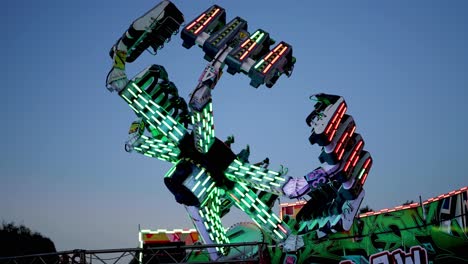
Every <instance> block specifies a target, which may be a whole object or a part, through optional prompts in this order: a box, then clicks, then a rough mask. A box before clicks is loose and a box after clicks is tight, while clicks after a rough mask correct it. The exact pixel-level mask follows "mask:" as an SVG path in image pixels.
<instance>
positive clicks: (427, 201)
mask: <svg viewBox="0 0 468 264" xmlns="http://www.w3.org/2000/svg"><path fill="white" fill-rule="evenodd" d="M466 191H468V187H463V188H461V189H459V190H455V191H451V192H449V193H447V194H442V195H439V196H437V197H433V198H430V199H428V200H426V201H424V202H423V204H424V205H426V204H429V203H432V202H436V201H439V200H441V199H445V198H448V197H450V196H453V195H457V194H460V193H462V192H466ZM420 206H421V205H420V204H419V203H412V204H409V205H400V206H397V207H394V208H392V209H382V210H379V211H377V212H368V213H365V214H361V215H359V217H366V216H372V215H378V214H382V213H388V212H393V211H396V210H404V209H409V208H416V207H420Z"/></svg>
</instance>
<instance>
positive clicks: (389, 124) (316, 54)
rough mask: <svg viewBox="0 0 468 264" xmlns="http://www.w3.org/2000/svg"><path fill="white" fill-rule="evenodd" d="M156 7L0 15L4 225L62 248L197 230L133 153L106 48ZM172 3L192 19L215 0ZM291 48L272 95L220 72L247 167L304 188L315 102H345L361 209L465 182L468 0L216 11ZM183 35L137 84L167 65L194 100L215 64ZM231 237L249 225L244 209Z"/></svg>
mask: <svg viewBox="0 0 468 264" xmlns="http://www.w3.org/2000/svg"><path fill="white" fill-rule="evenodd" d="M156 3H157V1H147V0H145V1H121V0H119V1H116V0H113V1H89V0H88V1H61V0H47V1H31V0H30V1H26V0H17V1H7V2H5V3H4V4H3V8H2V9H1V11H0V13H1V15H0V21H1V22H2V23H1V24H2V25H3V27H2V30H3V32H2V40H1V42H0V47H1V51H2V55H1V59H2V61H3V63H1V64H0V67H1V70H0V73H1V76H2V78H1V79H2V90H1V91H2V95H3V101H2V104H1V105H0V109H1V115H2V129H1V130H0V133H1V134H0V135H1V139H2V144H1V145H2V148H1V149H2V152H1V154H0V177H1V181H0V219H3V220H5V221H15V222H17V223H20V224H24V225H26V226H29V227H31V228H32V229H34V230H36V231H39V232H41V233H43V234H44V235H46V236H49V237H50V238H51V239H52V240H53V241H54V242H55V244H56V246H57V248H58V249H59V250H65V249H73V248H86V249H96V248H115V247H133V246H136V245H137V226H138V224H141V226H142V227H145V228H151V229H156V228H189V227H191V225H190V221H189V220H188V218H187V215H186V213H185V210H184V209H183V207H182V206H180V205H179V204H177V203H176V202H175V200H174V199H173V197H172V195H171V194H170V192H169V191H168V190H167V189H166V188H165V186H164V184H163V180H162V178H163V175H164V174H165V172H166V171H167V170H168V169H169V164H167V163H164V162H162V161H159V160H152V159H150V158H147V157H144V156H140V155H138V154H128V153H126V152H125V151H124V148H123V143H124V141H125V140H126V137H127V131H128V127H129V124H130V123H131V122H132V121H133V120H134V114H133V113H132V111H131V109H130V108H129V107H128V106H126V104H125V103H124V101H123V100H122V99H120V98H118V96H117V95H116V94H115V93H114V94H111V93H109V92H108V91H107V90H106V88H105V86H104V82H105V77H106V74H107V72H108V70H109V68H110V66H111V59H110V58H109V56H108V51H109V48H110V47H111V46H112V45H113V44H114V43H115V41H116V40H117V38H119V37H120V36H121V34H122V33H123V32H124V31H125V30H126V29H127V28H128V26H129V25H130V23H131V22H132V21H133V20H134V19H136V18H137V17H139V16H140V15H142V14H143V13H145V12H146V11H147V10H148V9H150V8H151V7H152V6H154V5H155V4H156ZM174 3H175V4H176V5H177V6H178V7H179V9H180V10H181V11H182V12H183V13H184V14H185V18H186V21H187V22H189V21H190V20H192V19H193V18H195V17H196V16H197V15H198V14H199V13H200V12H202V11H203V10H205V9H206V8H208V7H209V6H210V5H212V4H213V3H215V1H183V0H177V1H174ZM216 3H217V4H218V5H220V6H223V7H224V8H226V10H227V15H228V19H231V18H233V17H235V16H241V17H243V18H244V19H246V20H247V21H248V22H249V29H251V30H255V29H257V28H262V29H264V30H266V31H268V32H270V34H271V36H272V37H273V38H274V39H276V40H278V41H280V40H284V41H286V42H288V43H290V44H291V45H293V49H294V55H295V56H296V57H297V63H296V68H295V72H294V74H293V76H292V77H291V78H289V79H288V78H286V77H282V78H280V80H279V81H278V83H277V85H275V87H273V88H272V89H268V88H266V87H265V86H262V87H260V88H259V89H255V88H253V87H250V86H249V80H248V78H247V77H246V76H240V75H236V76H231V75H229V74H225V75H224V76H223V77H222V79H221V80H220V82H219V84H218V86H217V87H216V89H215V90H214V93H213V97H214V111H215V116H214V120H215V125H216V134H217V136H218V137H220V138H221V139H224V138H225V137H227V136H228V135H230V134H234V135H235V136H236V144H235V145H233V148H234V149H235V150H236V151H239V150H240V149H241V148H243V147H244V146H245V145H246V144H250V146H251V153H252V154H251V159H250V160H251V161H257V160H258V161H259V160H262V159H263V158H265V157H266V156H268V157H270V160H271V168H272V169H275V168H278V167H279V165H280V164H284V165H285V166H287V167H289V172H290V175H292V176H298V177H299V176H303V175H304V174H306V173H307V172H309V171H311V170H313V169H315V168H316V167H317V166H318V165H319V161H318V159H317V157H318V155H319V149H318V147H317V146H311V145H310V144H309V143H308V140H307V139H308V136H309V133H310V128H309V127H308V126H307V125H306V123H305V121H304V119H305V117H306V116H307V115H308V114H309V113H310V111H311V110H312V107H313V104H312V103H311V102H310V101H309V100H308V97H309V95H311V94H314V93H319V92H325V93H332V94H340V95H342V96H344V97H345V99H346V101H347V102H348V105H349V113H350V114H351V115H353V116H354V118H355V120H356V123H357V126H358V130H357V131H358V132H359V133H361V134H362V135H363V138H364V140H365V142H366V145H365V149H367V150H368V151H370V152H371V153H372V156H373V157H374V166H373V168H372V172H371V174H370V175H369V178H368V180H367V183H366V185H365V190H366V193H367V194H366V197H365V199H364V202H363V203H364V204H368V205H370V207H372V208H374V209H381V208H385V207H393V206H396V205H399V204H401V203H403V202H405V201H406V200H415V201H417V200H418V199H419V198H418V197H419V195H421V196H422V198H423V199H427V198H429V197H431V196H435V195H438V194H441V193H445V192H448V191H451V190H452V189H458V188H461V187H463V186H466V185H467V184H468V180H467V179H468V178H467V173H466V164H467V163H468V152H467V151H466V149H467V147H468V139H467V137H466V135H468V126H467V120H468V119H467V117H466V114H465V112H466V110H465V109H466V105H467V102H466V101H467V99H468V89H467V88H468V87H467V86H468V74H467V73H468V51H467V47H468V34H467V32H468V17H467V16H466V14H467V11H468V8H467V7H468V3H467V2H466V1H426V0H424V1H422V0H421V1H403V0H402V1H320V2H319V1H271V0H262V1H232V0H230V1H228V0H225V1H216ZM202 58H203V55H202V52H201V50H200V49H198V48H196V47H194V48H192V49H191V50H186V49H185V48H183V47H182V46H181V40H180V37H179V36H175V37H173V40H172V41H171V42H170V43H169V44H167V45H166V47H165V48H164V49H163V50H161V51H160V53H159V54H158V55H157V56H156V57H153V56H151V55H150V54H149V53H145V54H143V56H142V57H141V58H140V60H138V61H137V62H135V63H133V64H130V65H128V71H129V73H130V74H129V75H130V76H133V75H134V74H136V73H137V72H139V71H140V70H141V69H143V68H145V67H146V66H148V65H150V64H153V63H155V64H161V65H164V66H165V67H166V69H167V70H168V72H169V75H170V78H171V79H172V80H173V81H174V82H175V83H176V85H177V86H178V88H179V93H180V94H181V95H183V96H184V97H185V98H187V96H188V94H189V93H190V92H191V91H192V89H193V88H194V87H195V85H196V82H197V79H198V77H199V74H200V73H201V71H202V70H203V68H204V66H205V65H206V62H205V61H204V60H203V59H202ZM234 211H235V212H234V213H233V215H231V216H230V217H229V219H227V220H226V225H230V224H233V223H235V222H236V221H239V220H245V219H246V218H245V217H243V216H242V213H241V212H240V211H237V210H234Z"/></svg>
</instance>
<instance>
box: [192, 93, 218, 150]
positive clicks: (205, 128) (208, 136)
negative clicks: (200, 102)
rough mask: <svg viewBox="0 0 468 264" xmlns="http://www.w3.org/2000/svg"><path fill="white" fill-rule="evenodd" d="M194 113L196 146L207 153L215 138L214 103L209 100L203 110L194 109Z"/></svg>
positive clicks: (193, 122)
mask: <svg viewBox="0 0 468 264" xmlns="http://www.w3.org/2000/svg"><path fill="white" fill-rule="evenodd" d="M192 114H193V115H192V124H193V132H194V137H195V143H196V148H197V150H198V151H199V152H201V153H207V152H208V151H209V149H210V148H211V145H213V143H214V140H215V133H214V129H213V127H214V121H213V105H212V103H211V102H209V103H208V104H207V105H206V106H205V107H204V108H203V109H202V110H201V112H197V111H193V113H192Z"/></svg>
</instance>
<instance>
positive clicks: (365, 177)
mask: <svg viewBox="0 0 468 264" xmlns="http://www.w3.org/2000/svg"><path fill="white" fill-rule="evenodd" d="M371 160H372V159H371V158H368V159H367V160H366V162H365V163H364V166H363V168H362V170H364V171H366V172H365V174H364V175H363V176H362V180H361V185H364V183H365V182H366V179H367V175H368V174H369V171H368V170H367V166H369V164H370V162H371Z"/></svg>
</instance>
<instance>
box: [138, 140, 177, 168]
mask: <svg viewBox="0 0 468 264" xmlns="http://www.w3.org/2000/svg"><path fill="white" fill-rule="evenodd" d="M133 149H134V150H135V151H137V152H138V153H141V154H143V155H145V156H148V157H151V158H158V159H160V160H164V161H169V162H172V163H175V162H176V161H177V160H178V156H179V154H180V149H179V148H178V147H176V145H174V144H173V143H171V142H168V141H167V139H166V140H161V139H154V138H149V137H147V136H145V135H142V136H141V138H140V139H139V140H138V141H137V142H136V143H135V146H134V147H133Z"/></svg>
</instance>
